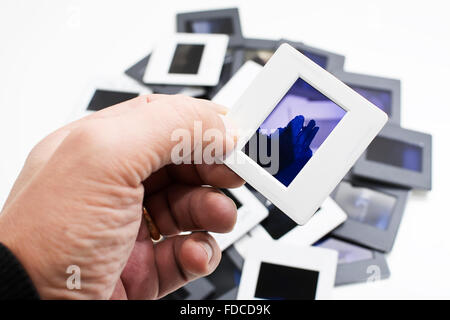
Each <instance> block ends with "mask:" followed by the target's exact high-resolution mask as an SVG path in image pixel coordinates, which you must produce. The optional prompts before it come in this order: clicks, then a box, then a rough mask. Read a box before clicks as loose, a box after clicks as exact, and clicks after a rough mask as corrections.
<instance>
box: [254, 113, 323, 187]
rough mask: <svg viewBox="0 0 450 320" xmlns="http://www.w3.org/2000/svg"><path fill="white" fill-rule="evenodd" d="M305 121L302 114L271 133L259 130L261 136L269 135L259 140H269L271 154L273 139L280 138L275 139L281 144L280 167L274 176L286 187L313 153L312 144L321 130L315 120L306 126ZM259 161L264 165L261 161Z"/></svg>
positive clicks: (268, 145) (268, 147)
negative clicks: (267, 133) (266, 133)
mask: <svg viewBox="0 0 450 320" xmlns="http://www.w3.org/2000/svg"><path fill="white" fill-rule="evenodd" d="M304 122H305V118H304V117H303V116H302V115H298V116H296V117H295V118H294V119H292V120H291V121H290V122H289V123H288V124H287V126H286V127H284V128H278V129H276V130H275V131H274V132H273V133H271V134H270V135H265V134H264V133H262V132H261V131H260V130H258V135H259V136H261V135H265V136H267V138H266V139H267V140H265V139H264V140H261V139H259V137H258V140H259V141H267V150H268V153H269V154H271V150H270V149H271V145H272V143H273V142H272V140H273V139H277V140H279V141H275V143H278V145H279V167H278V172H277V173H276V174H275V175H274V177H275V178H276V179H277V180H278V181H280V182H281V183H282V184H284V185H285V186H286V187H287V186H289V184H290V183H291V182H292V181H293V180H294V179H295V177H296V176H297V175H298V173H299V172H300V170H302V168H303V167H304V166H305V164H306V163H307V162H308V161H309V159H311V157H312V155H313V152H312V150H311V148H310V145H311V142H312V140H313V139H314V137H315V136H316V134H317V132H318V131H319V127H318V126H316V122H315V121H314V120H310V121H309V123H308V124H307V125H306V126H304ZM259 141H258V146H259ZM258 154H259V152H258ZM257 162H258V164H259V165H261V166H263V165H262V164H261V163H260V162H259V161H257ZM263 167H264V166H263Z"/></svg>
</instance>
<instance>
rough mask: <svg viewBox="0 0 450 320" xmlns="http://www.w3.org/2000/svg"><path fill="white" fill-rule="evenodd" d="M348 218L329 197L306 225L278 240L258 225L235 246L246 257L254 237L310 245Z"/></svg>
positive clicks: (262, 239)
mask: <svg viewBox="0 0 450 320" xmlns="http://www.w3.org/2000/svg"><path fill="white" fill-rule="evenodd" d="M346 219H347V215H346V214H345V212H344V210H342V209H341V208H340V207H339V206H338V205H337V203H336V202H335V201H334V200H333V199H331V198H330V197H327V199H326V200H325V202H324V203H323V204H322V205H321V206H320V210H319V211H318V212H317V213H316V214H314V216H313V217H312V218H311V220H310V221H309V222H308V223H307V224H306V225H304V226H296V227H295V228H294V229H292V230H290V231H289V232H287V233H286V234H284V235H283V236H282V237H281V238H279V239H277V240H275V239H273V238H272V237H271V236H270V234H269V233H268V232H267V231H266V229H264V227H263V226H261V225H257V226H256V227H254V228H253V229H252V230H250V232H249V233H248V235H246V236H245V237H242V238H241V239H240V240H239V241H237V242H236V243H235V244H234V247H235V249H236V250H237V251H238V252H239V254H240V255H241V256H243V257H246V256H247V253H248V252H249V251H248V247H249V246H250V245H251V242H252V240H253V239H258V240H261V241H277V242H281V243H285V244H291V245H302V246H309V245H312V244H314V243H316V242H317V241H318V240H320V239H321V238H323V237H324V236H325V235H327V234H328V233H330V232H331V231H333V230H334V229H336V228H337V227H338V226H339V225H341V224H342V223H343V222H344V221H345V220H346Z"/></svg>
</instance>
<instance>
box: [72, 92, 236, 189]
mask: <svg viewBox="0 0 450 320" xmlns="http://www.w3.org/2000/svg"><path fill="white" fill-rule="evenodd" d="M136 100H138V103H136ZM128 103H133V104H134V108H133V110H132V112H127V113H124V114H123V115H121V116H120V117H113V118H102V119H96V120H95V121H90V122H89V123H87V124H86V125H85V126H81V127H80V128H78V130H75V131H74V132H73V133H72V134H71V136H72V137H68V139H66V140H71V139H76V140H77V141H78V142H77V144H78V145H82V147H80V150H78V151H79V156H82V157H84V158H85V159H86V160H89V159H93V162H94V163H96V164H97V165H98V166H101V168H102V169H103V170H104V169H114V171H115V172H117V173H119V174H121V178H124V179H126V181H127V183H128V184H131V185H133V186H134V185H136V186H137V185H139V184H140V183H141V182H142V181H144V180H145V179H146V178H148V176H150V174H151V173H152V172H155V171H157V170H159V169H160V168H161V167H163V166H165V165H167V164H169V163H180V162H181V161H183V162H184V163H195V164H198V163H201V162H203V161H204V162H206V163H208V161H209V162H211V158H213V159H216V158H218V157H221V156H222V155H223V154H225V153H226V152H228V151H230V150H231V149H232V148H233V147H234V145H235V142H236V140H237V137H236V136H235V135H234V134H235V130H231V129H230V128H231V127H232V126H231V125H230V124H228V123H227V122H226V120H225V118H224V117H223V115H224V114H225V113H226V110H227V109H226V108H224V107H222V106H219V105H217V104H214V103H213V102H210V101H207V100H203V99H195V98H191V97H186V96H181V95H176V96H164V95H148V96H141V97H137V98H135V99H132V100H129V102H128ZM126 104H127V103H124V104H123V105H124V107H126ZM79 140H81V143H80V141H79ZM89 162H90V163H92V161H90V160H89ZM110 165H112V166H113V168H111V167H109V166H110Z"/></svg>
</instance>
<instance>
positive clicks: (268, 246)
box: [237, 241, 338, 300]
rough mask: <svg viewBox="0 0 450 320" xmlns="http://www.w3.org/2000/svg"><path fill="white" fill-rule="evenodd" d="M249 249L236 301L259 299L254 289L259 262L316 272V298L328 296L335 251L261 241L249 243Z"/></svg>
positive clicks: (322, 298)
mask: <svg viewBox="0 0 450 320" xmlns="http://www.w3.org/2000/svg"><path fill="white" fill-rule="evenodd" d="M250 249H251V250H250V252H249V254H248V256H247V257H246V259H245V262H244V268H243V270H242V276H241V282H240V284H239V291H238V296H237V298H238V300H247V299H258V298H256V297H255V291H256V285H257V282H258V276H259V270H260V267H261V263H262V262H268V263H273V264H277V265H282V266H289V267H293V268H298V269H308V270H314V271H317V272H319V278H318V281H317V287H316V296H315V300H324V299H330V298H331V292H332V289H333V286H334V281H335V277H336V266H337V261H338V253H337V251H335V250H330V249H324V248H317V247H303V246H292V245H286V244H279V243H274V242H263V241H254V242H252V246H251V248H250ZM258 300H259V299H258Z"/></svg>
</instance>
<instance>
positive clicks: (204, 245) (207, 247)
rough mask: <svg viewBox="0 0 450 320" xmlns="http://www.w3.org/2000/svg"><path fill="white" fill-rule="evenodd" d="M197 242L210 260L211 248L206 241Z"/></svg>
mask: <svg viewBox="0 0 450 320" xmlns="http://www.w3.org/2000/svg"><path fill="white" fill-rule="evenodd" d="M199 244H200V245H201V246H202V247H203V248H204V249H205V251H206V254H207V255H208V262H209V261H211V258H212V255H213V249H212V247H211V246H210V244H209V243H208V242H204V241H200V242H199Z"/></svg>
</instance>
